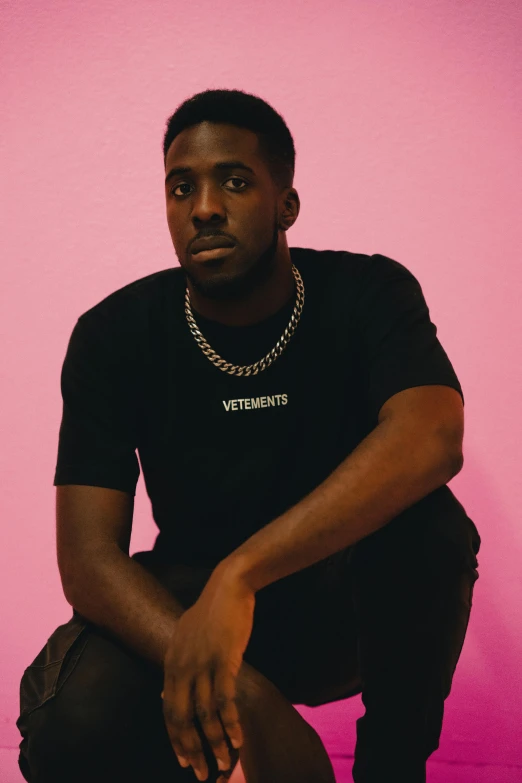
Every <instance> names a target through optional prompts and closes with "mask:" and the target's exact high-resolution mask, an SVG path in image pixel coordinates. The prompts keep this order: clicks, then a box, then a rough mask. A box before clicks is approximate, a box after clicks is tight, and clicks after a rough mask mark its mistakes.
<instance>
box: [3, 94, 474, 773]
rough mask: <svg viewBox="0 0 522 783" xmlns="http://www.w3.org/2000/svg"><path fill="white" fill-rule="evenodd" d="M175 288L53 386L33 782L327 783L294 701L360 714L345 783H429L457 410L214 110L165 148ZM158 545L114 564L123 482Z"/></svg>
mask: <svg viewBox="0 0 522 783" xmlns="http://www.w3.org/2000/svg"><path fill="white" fill-rule="evenodd" d="M163 151H164V160H165V174H166V179H165V198H166V211H167V222H168V226H169V230H170V234H171V237H172V242H173V245H174V249H175V251H176V254H177V257H178V259H179V262H180V265H181V266H180V267H174V268H171V269H166V270H163V271H160V272H156V273H153V274H151V275H148V276H147V277H145V278H142V279H140V280H137V281H135V282H133V283H130V284H129V285H127V286H125V287H124V288H122V289H120V290H118V291H116V292H115V293H113V294H111V295H110V296H108V297H106V298H105V299H104V300H103V301H101V302H100V303H98V304H97V305H96V306H94V307H93V308H91V309H90V310H89V311H87V312H86V313H84V314H83V315H82V316H80V318H79V319H78V322H77V324H76V325H75V327H74V329H73V333H72V335H71V339H70V342H69V346H68V350H67V354H66V357H65V361H64V366H63V370H62V395H63V401H64V408H63V418H62V424H61V428H60V437H59V449H58V460H57V466H56V474H55V480H54V484H55V485H56V486H57V546H58V565H59V568H60V574H61V578H62V583H63V587H64V594H65V596H66V598H67V600H68V601H69V603H70V604H71V605H72V607H73V617H72V618H71V620H70V621H69V622H68V623H66V624H65V625H62V626H59V627H58V628H57V629H56V630H55V631H54V633H53V634H52V635H51V637H50V638H49V640H48V641H47V644H46V645H45V647H44V648H43V649H42V651H41V652H40V653H39V654H38V656H37V658H36V659H35V660H34V661H33V663H32V664H31V665H30V666H29V667H28V668H27V669H26V671H25V672H24V676H23V678H22V683H21V713H20V717H19V719H18V722H17V725H18V727H19V729H20V732H21V734H22V737H23V740H22V743H21V746H20V749H21V753H20V760H19V764H20V769H21V771H22V773H23V775H24V777H25V779H26V780H28V781H31V783H44V781H45V783H47V781H51V780H52V781H53V783H60V781H66V780H67V781H71V780H74V781H75V783H80V782H81V781H92V780H94V779H96V780H97V781H102V780H103V781H105V780H106V781H116V780H117V781H120V780H121V781H126V783H128V782H129V781H136V783H138V781H139V782H140V783H141V782H142V781H163V780H165V781H166V780H169V781H170V782H171V783H174V782H175V781H189V780H194V775H196V776H197V778H198V779H199V780H209V781H211V780H212V781H216V780H221V781H222V780H225V779H227V778H228V777H229V776H230V774H231V771H232V769H233V768H234V766H235V764H236V763H237V761H238V758H239V759H240V760H241V764H242V767H243V770H244V772H245V776H246V778H247V781H248V783H252V781H256V783H257V782H258V781H259V783H261V782H262V781H263V782H264V781H270V783H278V781H285V783H291V782H292V781H300V782H301V783H303V782H304V781H310V782H312V781H314V782H316V783H322V781H324V782H325V783H326V782H327V781H329V782H331V781H333V780H334V779H335V778H334V775H333V770H332V767H331V764H330V762H329V760H328V756H327V754H326V752H325V749H324V747H323V745H322V743H321V741H320V738H319V737H318V735H317V733H316V732H315V731H314V730H313V729H312V727H311V726H309V724H308V723H307V722H306V721H304V719H303V718H302V717H301V716H300V715H299V713H298V712H297V711H296V710H295V709H294V706H293V705H294V704H299V703H301V704H309V705H318V704H324V703H328V702H331V701H334V700H336V699H343V698H347V697H349V696H352V695H354V694H357V693H361V694H362V700H363V703H364V705H365V708H366V711H365V714H364V715H363V716H362V717H361V718H359V720H358V721H357V744H356V749H355V760H354V766H353V777H354V780H355V781H356V783H376V781H382V780H384V779H389V780H401V782H402V783H421V781H425V779H426V778H425V775H426V760H427V758H428V757H429V755H430V754H431V753H432V752H433V751H434V750H435V749H436V748H437V747H438V742H439V736H440V732H441V728H442V717H443V709H444V700H445V699H446V697H447V696H448V694H449V692H450V687H451V682H452V677H453V674H454V671H455V667H456V665H457V661H458V658H459V656H460V652H461V649H462V645H463V642H464V638H465V633H466V629H467V625H468V621H469V615H470V610H471V601H472V592H473V586H474V583H475V580H476V579H477V578H478V571H477V565H478V561H477V559H476V555H477V553H478V551H479V546H480V537H479V535H478V532H477V530H476V528H475V526H474V524H473V522H472V521H471V520H470V519H469V517H468V516H467V515H466V513H465V511H464V509H463V507H462V505H461V504H460V503H459V502H458V500H457V499H456V498H455V496H454V495H453V493H452V492H451V491H450V490H449V488H448V487H447V482H448V481H449V480H450V479H451V478H452V477H453V476H454V475H456V473H458V472H459V470H460V469H461V467H462V463H463V455H462V438H463V395H462V389H461V387H460V383H459V381H458V379H457V377H456V375H455V372H454V370H453V367H452V365H451V363H450V361H449V359H448V357H447V355H446V353H445V351H444V349H443V348H442V346H441V344H440V342H439V341H438V339H437V337H436V327H435V325H434V324H433V323H432V322H431V320H430V317H429V310H428V307H427V305H426V302H425V300H424V297H423V293H422V290H421V287H420V285H419V283H418V281H417V280H416V278H415V277H414V276H413V274H412V273H411V272H409V270H407V269H406V268H405V267H404V266H403V265H401V264H400V263H398V262H396V261H394V260H392V259H390V258H387V257H385V256H382V255H372V256H368V255H365V254H357V253H350V252H347V251H317V250H311V249H303V248H289V247H288V245H287V241H286V231H287V230H288V229H289V228H290V227H291V226H292V225H293V224H294V222H295V220H296V219H297V216H298V214H299V208H300V203H299V196H298V193H297V191H296V190H295V188H293V173H294V161H295V150H294V145H293V141H292V137H291V135H290V132H289V131H288V128H287V127H286V124H285V123H284V120H283V119H282V118H281V117H280V115H278V114H277V113H276V112H275V111H274V110H273V109H272V107H270V106H269V105H268V104H266V103H265V102H264V101H262V100H261V99H259V98H257V97H256V96H252V95H249V94H246V93H243V92H241V91H237V90H208V91H206V92H203V93H200V94H198V95H195V96H193V97H192V98H191V99H189V100H187V101H185V103H184V104H182V105H181V106H180V107H179V108H178V110H177V111H176V112H175V113H174V115H172V117H171V118H170V119H169V122H168V124H167V129H166V133H165V137H164V149H163ZM136 450H137V451H138V453H139V457H140V462H141V469H142V470H143V475H144V480H145V485H146V489H147V493H148V495H149V497H150V500H151V504H152V511H153V516H154V519H155V521H156V523H157V525H158V528H159V531H160V532H159V535H158V537H157V539H156V542H155V544H154V548H153V550H152V551H150V552H138V553H135V554H134V555H133V556H132V557H129V555H128V552H129V541H130V534H131V526H132V516H133V505H134V495H135V490H136V483H137V480H138V477H139V473H140V467H139V465H138V460H137V456H136Z"/></svg>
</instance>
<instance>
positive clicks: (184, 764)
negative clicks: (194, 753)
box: [178, 756, 189, 767]
mask: <svg viewBox="0 0 522 783" xmlns="http://www.w3.org/2000/svg"><path fill="white" fill-rule="evenodd" d="M178 761H179V763H180V764H181V766H182V767H187V766H188V764H189V760H188V759H186V758H184V756H178Z"/></svg>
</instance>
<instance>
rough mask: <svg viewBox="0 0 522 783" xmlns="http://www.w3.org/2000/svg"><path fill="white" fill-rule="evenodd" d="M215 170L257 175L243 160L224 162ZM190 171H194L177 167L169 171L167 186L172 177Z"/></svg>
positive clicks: (217, 164)
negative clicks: (247, 172) (240, 170)
mask: <svg viewBox="0 0 522 783" xmlns="http://www.w3.org/2000/svg"><path fill="white" fill-rule="evenodd" d="M214 168H215V169H244V170H245V171H249V172H250V173H251V174H254V175H255V173H256V172H255V171H254V169H252V168H250V166H247V165H246V163H243V162H242V161H241V160H222V161H220V162H219V163H216V164H215V165H214ZM188 171H192V169H191V168H190V166H175V167H174V168H173V169H171V170H170V171H169V173H168V174H167V176H166V177H165V184H167V182H168V181H169V179H172V177H175V176H176V175H177V174H185V173H186V172H188Z"/></svg>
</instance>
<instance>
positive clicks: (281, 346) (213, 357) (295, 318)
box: [185, 264, 304, 375]
mask: <svg viewBox="0 0 522 783" xmlns="http://www.w3.org/2000/svg"><path fill="white" fill-rule="evenodd" d="M292 272H293V275H294V278H295V283H296V288H297V297H296V301H295V307H294V310H293V313H292V317H291V318H290V322H289V324H288V326H287V327H286V329H285V331H284V332H283V334H282V335H281V337H280V338H279V340H278V341H277V344H276V346H275V348H272V350H271V351H269V353H267V355H266V356H264V357H263V358H262V359H260V360H259V361H258V362H255V363H254V364H248V365H243V366H240V365H237V364H230V362H226V361H225V360H224V359H222V358H221V356H219V354H217V353H216V352H215V351H214V350H213V349H212V348H211V347H210V345H209V344H208V343H207V341H206V340H205V338H204V337H203V335H202V334H201V332H200V330H199V329H198V325H197V323H196V322H195V320H194V317H193V315H192V309H191V307H190V294H189V289H188V286H187V289H186V291H185V315H186V316H187V321H188V325H189V329H190V331H191V332H192V335H193V337H194V339H195V341H196V342H197V344H198V345H199V347H200V348H201V350H202V351H203V353H204V354H205V356H206V357H207V358H208V359H210V361H211V362H212V364H214V365H215V366H216V367H218V368H219V369H220V370H223V372H227V373H228V374H229V375H257V373H258V372H262V371H263V370H266V368H267V367H270V365H271V364H272V363H273V362H275V360H276V359H277V358H278V356H281V354H282V353H283V351H284V350H285V348H286V346H287V345H288V343H289V341H290V338H291V337H292V335H293V333H294V332H295V330H296V327H297V324H298V323H299V319H300V317H301V312H302V310H303V305H304V284H303V279H302V277H301V275H300V274H299V270H298V269H297V267H296V266H295V264H292Z"/></svg>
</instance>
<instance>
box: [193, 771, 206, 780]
mask: <svg viewBox="0 0 522 783" xmlns="http://www.w3.org/2000/svg"><path fill="white" fill-rule="evenodd" d="M194 772H195V773H196V777H197V779H198V780H205V776H204V775H203V773H202V772H200V770H199V769H195V770H194Z"/></svg>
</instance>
